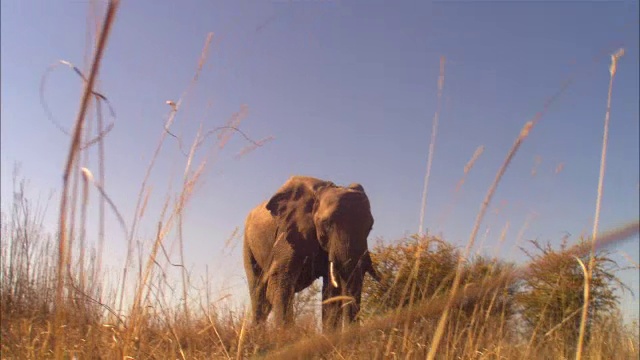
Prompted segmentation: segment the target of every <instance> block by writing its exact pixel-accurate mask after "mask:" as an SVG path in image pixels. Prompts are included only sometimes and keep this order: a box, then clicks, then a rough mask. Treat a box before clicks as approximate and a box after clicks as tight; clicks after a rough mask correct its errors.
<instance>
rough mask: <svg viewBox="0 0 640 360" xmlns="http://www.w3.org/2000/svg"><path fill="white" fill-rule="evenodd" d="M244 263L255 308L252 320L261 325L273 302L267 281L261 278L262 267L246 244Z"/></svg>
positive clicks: (252, 304)
mask: <svg viewBox="0 0 640 360" xmlns="http://www.w3.org/2000/svg"><path fill="white" fill-rule="evenodd" d="M244 265H245V270H246V274H247V283H248V285H249V295H250V297H251V308H252V310H253V314H252V321H253V324H254V325H259V324H261V323H263V322H265V321H266V320H267V317H268V316H269V313H270V312H271V303H269V301H268V299H267V287H266V284H265V281H264V280H263V279H261V275H262V269H261V268H260V266H258V264H257V262H256V260H255V258H254V257H253V254H251V251H249V249H248V248H247V247H246V246H245V248H244Z"/></svg>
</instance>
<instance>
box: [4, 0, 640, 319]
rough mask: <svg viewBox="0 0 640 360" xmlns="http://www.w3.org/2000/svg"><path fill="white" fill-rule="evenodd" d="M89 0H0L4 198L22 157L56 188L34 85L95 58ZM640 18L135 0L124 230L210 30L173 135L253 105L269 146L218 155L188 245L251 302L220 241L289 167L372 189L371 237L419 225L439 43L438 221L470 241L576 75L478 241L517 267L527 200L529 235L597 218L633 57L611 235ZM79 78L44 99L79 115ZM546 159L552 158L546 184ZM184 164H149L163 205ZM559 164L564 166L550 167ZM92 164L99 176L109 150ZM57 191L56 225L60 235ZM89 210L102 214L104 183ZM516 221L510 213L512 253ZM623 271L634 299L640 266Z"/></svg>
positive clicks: (121, 98)
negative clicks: (609, 98) (507, 162)
mask: <svg viewBox="0 0 640 360" xmlns="http://www.w3.org/2000/svg"><path fill="white" fill-rule="evenodd" d="M87 4H88V2H86V1H55V2H53V1H3V2H2V4H1V6H2V15H1V16H2V18H1V19H2V23H1V26H2V48H1V60H2V74H1V75H2V135H1V136H2V137H1V141H2V158H1V160H2V205H3V209H5V207H6V205H7V200H8V199H9V194H10V190H11V187H10V185H11V182H10V179H11V169H12V166H13V163H14V162H21V163H22V164H23V174H24V176H25V177H27V178H28V179H30V180H31V184H32V189H34V191H33V193H35V194H37V193H38V192H42V193H46V191H48V190H49V189H54V190H56V191H58V190H59V188H60V184H61V173H62V170H61V169H62V165H63V160H64V158H65V156H66V153H67V147H68V138H67V137H66V136H65V135H63V134H61V133H60V132H59V131H58V130H57V129H56V128H55V127H54V126H53V125H52V124H51V123H50V122H49V121H48V120H47V117H46V115H45V112H44V110H43V108H42V106H41V103H40V98H39V86H40V81H41V78H42V75H43V74H44V72H45V70H46V69H47V67H48V66H49V65H50V64H52V63H54V62H55V61H57V60H60V59H65V60H68V61H71V62H73V63H75V64H78V65H80V66H81V65H82V64H83V59H84V56H85V44H86V31H85V30H86V23H87V11H88V6H87ZM637 14H638V2H634V1H580V2H578V1H562V2H561V1H557V2H555V1H528V2H523V1H511V2H500V1H459V2H452V1H441V2H436V3H428V2H426V1H424V2H423V1H420V2H418V1H416V2H402V3H399V2H394V3H393V4H391V3H390V2H387V3H383V2H380V1H293V2H288V1H273V2H267V1H264V2H247V1H240V2H237V1H233V2H231V1H181V2H169V1H124V2H123V3H122V6H121V7H120V11H119V13H118V16H117V19H116V22H115V27H114V29H113V33H112V35H111V37H110V41H109V44H108V48H107V51H106V56H105V58H104V62H103V67H102V71H101V78H100V81H101V82H100V89H101V91H103V92H104V93H105V94H106V95H107V97H108V98H109V99H110V101H111V102H112V104H113V106H114V107H115V110H116V113H117V119H116V126H115V128H114V130H113V131H112V132H111V133H110V135H109V136H108V138H107V141H106V146H107V157H106V165H107V171H108V175H107V191H108V192H109V194H110V195H111V196H112V198H113V200H114V202H115V203H116V204H117V205H118V207H119V209H120V210H121V212H122V213H123V214H124V215H125V217H126V219H127V221H128V223H129V224H130V223H131V219H132V215H131V213H132V211H133V208H134V206H135V198H136V195H137V192H138V189H139V186H140V181H141V179H142V178H143V175H144V171H145V168H146V166H147V163H148V161H149V159H150V157H151V154H152V152H153V149H154V148H155V146H156V143H157V140H158V137H159V134H160V132H161V129H162V124H163V123H164V121H165V120H164V119H165V117H166V115H167V113H168V110H169V108H168V106H167V105H165V104H164V102H165V101H166V100H176V99H177V98H178V97H179V96H180V94H181V93H182V92H183V90H184V89H185V88H186V86H187V84H188V82H189V81H190V79H191V78H192V76H193V73H194V70H195V67H196V64H197V60H198V57H199V54H200V51H201V48H202V45H203V43H204V40H205V38H206V34H207V33H208V32H214V34H215V37H214V41H213V46H212V48H211V51H210V57H209V60H208V63H207V65H206V67H205V68H204V70H203V73H202V76H201V78H200V80H199V82H198V86H197V88H196V89H194V91H193V92H192V93H191V94H192V95H191V96H190V97H189V98H188V99H187V102H186V104H185V107H184V108H183V110H181V112H180V115H179V116H178V118H177V120H176V124H175V125H174V127H173V128H172V129H173V132H174V133H176V134H180V135H181V136H184V137H185V138H187V137H191V136H193V135H194V134H195V132H196V131H197V127H198V125H199V123H200V121H202V120H204V121H205V126H206V127H207V128H211V127H214V126H219V125H223V124H224V123H225V122H226V121H227V119H228V118H229V116H231V114H232V113H233V112H236V111H238V110H239V108H240V106H241V105H242V104H246V105H247V106H248V108H249V113H248V117H247V118H246V119H245V120H244V121H243V122H242V123H241V125H240V127H241V129H243V131H245V132H246V133H247V134H249V136H251V137H252V138H255V139H261V138H265V137H267V136H273V137H274V138H275V139H274V140H273V141H271V142H269V143H268V144H266V145H265V146H264V147H262V148H259V149H257V150H256V151H253V152H251V153H250V154H248V155H246V156H244V157H242V158H240V159H235V158H234V155H235V154H236V153H237V152H239V151H240V150H241V149H242V148H243V147H244V146H246V145H247V143H246V142H245V141H243V140H242V139H241V138H240V137H234V139H233V140H232V141H231V142H230V143H229V144H228V145H227V147H225V149H224V150H223V152H222V153H221V154H220V156H219V157H218V159H217V160H216V162H215V163H212V164H211V167H210V170H209V171H208V172H207V173H206V178H205V182H204V183H203V184H202V186H200V187H199V188H198V190H197V192H196V194H195V196H194V198H193V199H192V201H191V203H190V207H189V209H188V212H187V214H186V215H187V218H186V224H185V229H186V230H185V238H186V241H187V242H186V245H185V251H186V258H187V265H188V266H189V268H190V269H192V270H193V271H194V274H196V275H199V274H202V271H203V270H204V268H205V266H208V267H209V271H210V273H211V274H213V277H214V280H213V281H214V282H215V283H216V284H218V285H216V286H228V287H229V288H228V289H227V291H230V292H233V293H234V294H236V296H238V299H244V297H246V292H247V290H246V288H245V284H244V272H243V270H242V266H241V252H240V243H239V242H237V244H238V245H237V246H236V248H235V249H232V250H230V249H225V248H224V243H225V240H226V239H227V238H228V237H229V236H230V235H231V233H232V232H233V230H234V228H236V227H239V228H240V230H242V227H243V223H244V219H245V216H246V214H247V212H248V211H249V210H250V209H251V208H252V207H253V206H255V205H256V204H257V203H259V202H260V201H262V200H264V199H266V198H268V197H269V196H270V195H271V194H272V193H273V192H274V191H275V190H276V189H277V188H278V187H279V186H280V185H281V184H282V183H283V182H284V181H285V180H286V179H287V178H288V177H289V176H290V175H293V174H304V175H312V176H318V177H322V178H326V179H329V180H332V181H334V182H336V183H341V184H348V183H351V182H360V183H362V184H363V185H364V187H365V189H366V191H367V192H368V194H369V196H370V198H371V203H372V206H373V213H374V216H375V225H374V230H373V232H372V235H371V238H370V243H373V242H374V239H376V238H378V237H382V238H383V239H384V241H392V240H395V239H398V238H400V237H402V236H403V235H405V234H409V233H413V232H416V231H417V229H418V223H419V213H420V203H421V192H422V186H423V179H424V172H425V167H426V159H427V152H428V146H429V139H430V136H431V125H432V117H433V114H434V111H435V109H436V93H437V90H436V89H437V87H436V84H437V78H438V71H439V58H440V56H442V55H443V56H445V57H446V80H445V90H444V95H443V100H444V101H443V110H442V113H441V117H440V127H439V133H438V138H437V143H436V150H435V157H434V162H433V167H432V176H431V181H430V186H429V198H428V203H427V211H426V219H425V224H426V227H427V228H428V229H429V231H431V232H434V233H440V232H442V233H443V234H444V236H445V237H446V239H447V240H449V241H451V242H453V243H455V244H458V245H461V246H462V245H463V244H464V243H466V241H467V239H468V237H469V233H470V231H471V228H472V225H473V222H474V219H475V215H476V213H477V210H478V208H479V206H480V203H481V201H482V199H483V197H484V195H485V193H486V190H487V188H488V186H489V185H490V183H491V181H492V180H493V177H494V176H495V173H496V171H497V169H498V167H499V166H500V164H501V162H502V161H503V160H504V157H505V155H506V152H507V151H508V149H509V147H510V146H511V144H512V143H513V141H514V139H515V137H516V136H517V134H518V132H519V131H520V129H521V127H522V125H523V124H524V123H525V122H526V121H527V120H529V119H530V118H531V117H532V116H533V115H534V114H535V113H536V112H537V111H539V110H541V109H542V107H543V104H544V102H545V100H546V99H547V98H549V97H550V96H552V95H553V94H555V93H556V92H557V91H558V90H559V89H560V88H561V86H562V84H563V82H565V81H566V80H568V79H573V83H572V84H571V85H570V86H569V87H568V89H567V90H566V91H565V92H564V93H563V94H562V96H561V97H560V98H559V99H558V100H557V102H555V103H554V104H553V106H552V107H551V108H550V110H549V112H548V113H547V114H546V115H545V116H544V118H543V119H542V120H541V122H540V123H539V124H538V126H536V127H535V128H534V130H533V131H532V133H531V135H530V137H529V138H528V139H527V140H526V142H525V143H524V145H523V146H522V148H521V149H520V152H519V153H518V154H517V156H516V158H515V159H514V162H513V163H512V165H511V166H510V168H509V169H508V171H507V173H506V175H505V177H504V179H503V182H502V183H501V184H500V186H499V188H498V192H497V194H496V196H495V198H494V201H493V203H492V207H491V210H492V211H491V212H490V213H489V214H488V215H487V217H486V219H485V221H484V223H483V225H482V228H481V231H480V235H479V238H478V242H482V237H483V236H484V235H483V234H485V232H486V230H487V229H489V233H488V236H487V237H486V240H484V241H483V246H484V248H483V251H484V252H486V253H496V251H499V252H500V255H501V256H504V257H506V258H508V259H512V260H517V261H521V260H523V259H524V256H523V254H522V253H521V252H520V251H519V250H518V249H517V246H518V245H519V244H516V238H517V234H518V232H519V231H520V229H521V228H522V226H523V223H524V222H525V219H526V218H527V217H528V216H530V214H532V213H535V214H536V216H535V217H534V218H533V220H532V221H531V222H530V224H529V227H528V228H527V229H526V231H525V232H524V238H525V239H534V238H537V239H540V240H542V241H546V240H550V241H552V243H553V244H558V243H559V241H560V238H561V237H562V236H563V235H564V234H565V232H569V233H570V234H572V235H573V236H574V239H575V237H576V236H578V235H579V234H580V233H581V232H583V231H584V232H586V233H590V231H591V221H592V218H593V214H594V205H595V199H596V186H597V180H598V170H599V159H600V151H601V138H602V132H603V119H604V114H605V105H606V94H607V85H608V81H609V71H608V67H609V63H610V60H609V54H611V53H612V52H613V51H615V50H616V49H617V48H618V47H624V48H625V49H626V54H625V56H624V57H623V58H622V59H621V60H620V62H619V66H618V74H617V77H616V79H615V83H614V90H613V111H612V114H611V129H610V142H609V149H608V150H609V154H608V155H609V157H608V164H607V169H606V171H607V172H606V178H605V187H604V198H603V208H602V215H601V226H600V228H601V229H603V230H605V229H608V228H611V227H613V226H615V225H618V224H621V223H623V222H625V221H628V220H634V219H637V218H638V216H639V214H638V207H639V204H638V195H639V194H638V180H639V175H638V163H639V155H638V153H639V146H638V134H639V128H638V124H639V114H638V97H639V94H638V87H639V86H638V76H639V74H638V63H639V62H638V59H639V58H638V16H637ZM80 90H81V84H80V82H79V81H78V78H77V77H76V76H75V75H74V74H73V73H72V72H71V71H70V70H67V69H62V68H60V69H58V70H56V71H55V72H54V73H52V75H50V76H49V80H48V86H47V88H46V97H47V101H48V103H49V104H50V107H51V109H52V112H53V114H54V116H55V118H56V119H58V120H59V121H60V122H61V123H63V124H64V125H65V126H67V127H69V126H70V124H71V121H72V119H73V118H74V116H75V113H76V111H77V107H78V99H79V93H80ZM208 104H211V106H208ZM185 141H186V140H185ZM479 145H484V146H485V151H484V153H483V154H482V156H481V157H480V159H479V160H478V161H477V162H476V164H475V167H474V168H473V170H472V171H471V173H470V175H469V178H468V179H467V181H466V183H465V185H464V187H463V189H462V193H461V196H460V200H459V201H458V202H457V205H456V207H455V209H454V212H453V214H452V216H451V218H450V219H449V221H448V222H447V223H445V224H444V225H443V224H439V223H438V219H439V218H440V217H441V215H442V213H443V212H444V211H445V209H446V208H447V207H448V206H449V205H450V204H451V203H452V201H453V199H454V196H453V189H454V187H455V185H456V183H457V182H458V180H459V179H460V177H461V176H462V173H463V168H464V165H465V163H466V162H467V161H468V160H469V158H470V157H471V155H472V154H473V152H474V150H475V149H476V148H477V147H478V146H479ZM536 156H539V157H540V159H541V162H540V164H539V166H538V170H537V175H536V176H535V177H532V176H531V170H532V168H533V166H534V163H535V159H536ZM183 163H184V157H183V156H182V155H180V153H179V151H178V150H177V146H176V143H175V142H173V141H171V139H169V143H168V144H167V146H166V148H165V149H164V150H163V152H162V153H161V157H160V163H159V164H158V166H157V168H156V169H155V171H154V173H153V175H152V180H151V182H152V183H153V184H154V194H153V195H154V196H155V198H154V199H152V201H151V203H150V206H151V209H152V212H156V213H157V211H158V208H159V206H160V204H161V202H162V201H163V196H164V195H163V194H164V193H165V189H166V186H167V185H168V183H169V179H171V178H174V179H179V176H180V174H181V172H182V166H183V165H182V164H183ZM559 164H564V168H563V170H562V171H561V172H560V173H558V174H555V173H554V169H555V168H556V167H557V166H558V165H559ZM91 167H92V170H94V173H95V172H97V168H96V165H95V162H93V163H92V164H91ZM175 175H177V176H178V177H176V176H175ZM57 199H58V198H57V197H54V201H53V203H52V204H51V206H50V209H51V210H50V211H49V217H48V219H47V221H48V225H49V226H50V227H51V228H52V229H54V228H55V211H54V210H55V209H56V208H57ZM501 203H503V204H505V205H504V206H503V207H501V206H500V204H501ZM93 204H94V207H93V209H92V214H93V215H95V208H96V206H95V204H96V202H95V194H94V203H93ZM500 207H501V209H500V211H499V212H498V213H495V212H493V210H495V209H497V208H500ZM155 220H156V219H155V218H154V217H153V215H151V216H150V218H149V219H148V221H147V222H146V223H145V224H144V225H143V228H142V231H141V233H140V234H141V235H142V236H146V237H147V238H148V237H151V236H152V234H153V232H154V229H155V226H156V225H155ZM108 221H109V228H108V234H107V236H108V238H107V243H108V248H107V251H106V253H105V257H107V261H108V263H110V264H116V263H118V261H121V260H122V254H123V248H124V237H123V236H122V233H121V231H120V230H119V229H118V227H117V225H116V223H115V221H114V219H113V217H112V216H109V219H108ZM506 221H509V222H510V224H511V225H510V228H509V231H508V233H507V239H506V242H505V244H504V245H503V248H501V249H498V248H497V243H498V238H499V236H500V231H501V228H502V227H503V226H504V224H505V222H506ZM92 223H93V224H95V220H92ZM638 243H639V242H638V239H633V240H630V241H627V242H625V243H623V244H620V245H619V246H617V247H616V248H614V249H612V251H614V254H615V255H614V256H615V259H616V260H619V261H620V263H621V264H622V265H627V264H629V262H628V261H627V260H626V259H625V258H624V257H623V256H621V255H620V254H619V253H618V251H624V252H625V253H627V254H628V255H629V256H630V257H631V258H632V259H633V260H634V261H635V262H640V259H639V255H638V253H639V247H638ZM174 260H175V258H174ZM197 279H198V277H196V280H197ZM623 279H624V280H626V281H627V282H628V283H629V285H630V286H631V287H632V289H633V290H634V292H635V293H636V296H640V294H638V292H639V288H638V282H639V278H638V270H630V271H626V272H625V273H623ZM638 305H639V302H638V300H637V297H636V298H635V299H632V298H630V297H629V296H627V297H625V300H624V307H625V309H626V311H627V312H628V313H630V314H632V315H633V316H636V317H637V316H638V310H637V309H638Z"/></svg>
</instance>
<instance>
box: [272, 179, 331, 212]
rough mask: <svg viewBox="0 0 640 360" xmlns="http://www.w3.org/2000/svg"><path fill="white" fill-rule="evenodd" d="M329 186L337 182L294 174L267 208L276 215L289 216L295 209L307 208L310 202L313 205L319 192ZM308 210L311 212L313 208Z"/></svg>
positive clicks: (277, 192) (273, 197)
mask: <svg viewBox="0 0 640 360" xmlns="http://www.w3.org/2000/svg"><path fill="white" fill-rule="evenodd" d="M329 186H335V184H333V183H332V182H330V181H324V180H320V179H316V178H313V177H309V176H292V177H291V178H289V180H287V182H285V183H284V185H282V186H281V187H280V189H278V191H276V193H275V194H274V195H273V196H272V197H271V199H269V201H268V202H267V204H266V208H267V210H269V212H270V213H271V215H273V216H275V217H283V216H287V215H288V214H290V213H291V212H293V211H300V209H306V208H307V204H309V203H311V205H312V206H313V204H314V203H315V200H316V198H317V194H318V193H319V192H320V191H321V190H322V189H323V188H325V187H329ZM307 211H308V212H309V214H310V213H311V209H307Z"/></svg>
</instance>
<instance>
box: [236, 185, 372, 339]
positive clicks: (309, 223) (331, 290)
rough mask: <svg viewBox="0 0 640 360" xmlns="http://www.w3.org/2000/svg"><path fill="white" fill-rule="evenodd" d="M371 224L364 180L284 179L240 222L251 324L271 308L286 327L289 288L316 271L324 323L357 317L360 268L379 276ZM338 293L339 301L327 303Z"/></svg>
mask: <svg viewBox="0 0 640 360" xmlns="http://www.w3.org/2000/svg"><path fill="white" fill-rule="evenodd" d="M372 227H373V216H372V214H371V208H370V204H369V198H368V197H367V194H366V193H365V191H364V188H363V187H362V185H360V184H357V183H354V184H351V185H349V186H347V187H343V186H337V185H335V184H334V183H332V182H330V181H325V180H321V179H317V178H313V177H308V176H293V177H291V178H289V180H288V181H287V182H286V183H285V184H284V185H282V187H280V189H279V190H278V191H277V192H276V193H275V194H274V195H273V196H272V197H271V199H270V200H268V201H265V202H263V203H261V204H260V205H258V206H256V207H255V208H254V209H252V210H251V211H250V212H249V215H248V216H247V218H246V222H245V233H244V244H243V256H244V266H245V271H246V274H247V280H248V285H249V292H250V297H251V305H252V309H253V314H252V320H253V322H254V324H255V325H259V324H261V323H264V322H265V320H266V319H267V317H268V316H269V314H270V312H271V310H273V312H274V317H275V321H276V324H278V326H288V325H291V323H292V322H293V299H294V294H295V293H297V292H299V291H301V290H303V289H305V288H307V287H308V286H310V285H311V284H312V283H313V281H314V280H316V279H318V278H319V277H322V279H323V281H322V300H323V305H322V323H323V329H324V330H325V331H327V330H336V329H338V328H339V327H341V326H342V324H343V322H344V321H345V320H346V321H347V322H348V323H351V322H353V321H355V318H356V315H357V314H358V311H359V310H360V300H361V294H362V283H363V281H364V276H365V274H366V273H369V274H370V275H371V276H372V277H373V278H374V279H375V280H376V281H380V278H379V275H378V274H377V272H376V270H375V267H374V264H373V263H372V260H371V257H370V255H369V250H368V245H367V237H368V236H369V232H370V231H371V228H372ZM336 296H340V297H341V298H339V299H342V300H338V301H330V302H328V303H324V301H325V300H328V299H330V298H333V297H336ZM344 296H348V297H351V300H349V299H347V300H345V299H346V298H344ZM343 305H344V306H343Z"/></svg>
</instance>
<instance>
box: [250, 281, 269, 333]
mask: <svg viewBox="0 0 640 360" xmlns="http://www.w3.org/2000/svg"><path fill="white" fill-rule="evenodd" d="M251 306H252V307H253V323H254V324H256V325H258V324H261V323H264V322H265V321H266V320H267V317H268V316H269V313H270V312H271V307H272V306H271V303H270V302H269V300H268V299H267V287H266V286H264V285H258V286H255V287H254V288H253V291H252V294H251Z"/></svg>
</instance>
